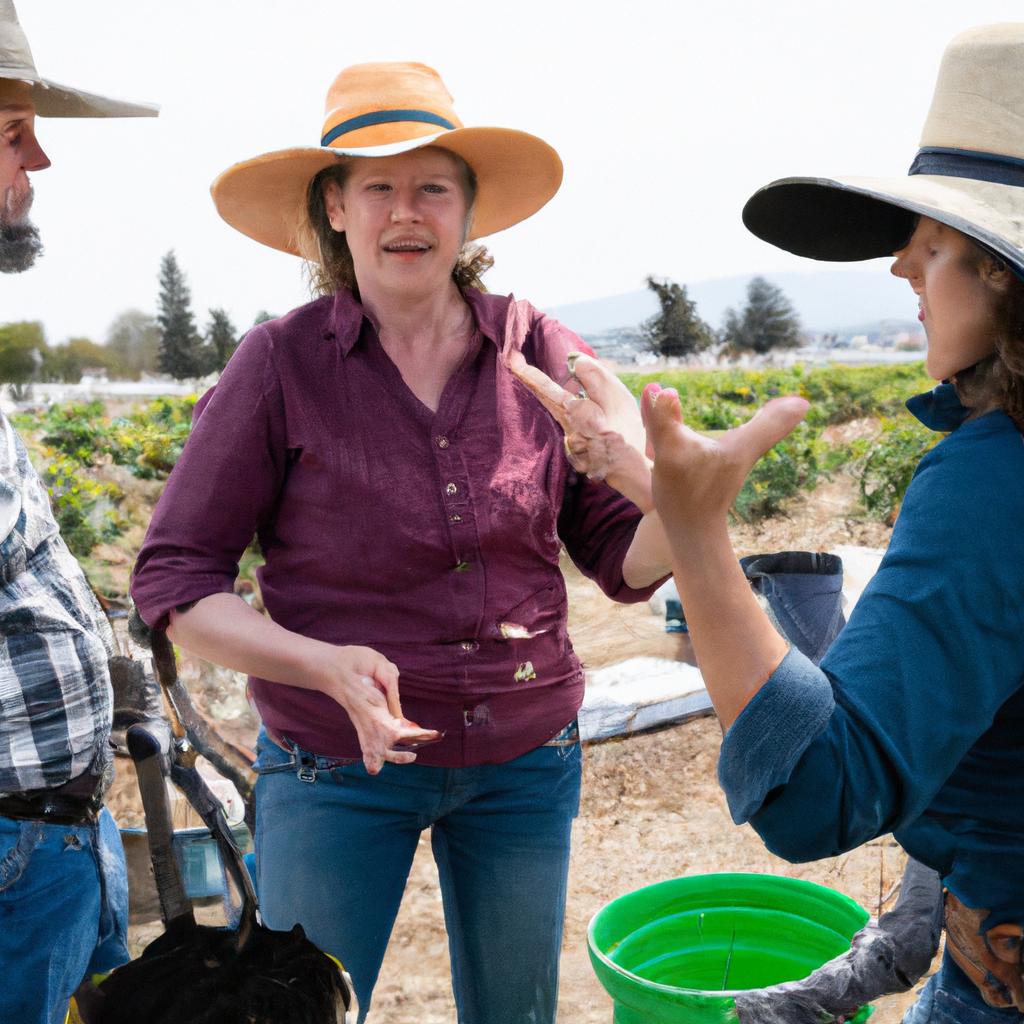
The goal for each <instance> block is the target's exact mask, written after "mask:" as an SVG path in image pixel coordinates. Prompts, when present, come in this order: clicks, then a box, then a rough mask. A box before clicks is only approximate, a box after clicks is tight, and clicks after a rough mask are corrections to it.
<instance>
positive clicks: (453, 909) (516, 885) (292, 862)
mask: <svg viewBox="0 0 1024 1024" xmlns="http://www.w3.org/2000/svg"><path fill="white" fill-rule="evenodd" d="M258 750H259V759H258V761H257V770H258V771H259V773H260V777H259V781H258V782H257V784H256V864H257V868H256V871H257V878H258V886H259V896H260V907H261V910H262V913H263V918H264V920H265V922H266V923H267V925H268V926H269V927H271V928H275V929H287V928H291V927H292V926H293V925H294V924H295V923H300V924H301V925H302V926H303V928H304V929H305V932H306V934H307V935H308V936H309V938H310V939H311V940H312V941H313V942H314V943H316V944H317V945H318V946H320V947H321V948H322V949H325V950H326V951H327V952H329V953H332V954H333V955H334V956H336V957H337V958H338V959H339V960H341V961H342V963H343V964H344V965H345V968H346V970H348V971H349V973H350V974H351V975H352V980H353V983H354V985H355V989H356V995H357V997H358V999H359V1005H360V1016H359V1021H360V1024H362V1021H363V1020H365V1018H366V1013H367V1011H368V1010H369V1008H370V997H371V995H372V992H373V987H374V984H375V983H376V981H377V974H378V972H379V971H380V965H381V961H382V960H383V959H384V952H385V949H386V948H387V944H388V939H389V937H390V935H391V929H392V927H393V925H394V921H395V916H396V914H397V913H398V906H399V903H400V902H401V898H402V892H403V890H404V888H405V883H406V879H407V878H408V876H409V869H410V867H411V866H412V860H413V855H414V854H415V852H416V845H417V842H418V841H419V837H420V833H421V832H422V831H423V829H425V828H430V830H431V843H432V847H433V852H434V860H435V861H436V863H437V869H438V876H439V878H440V883H441V896H442V900H443V904H444V916H445V924H446V927H447V930H448V949H449V952H450V954H451V962H452V987H453V989H454V992H455V1003H456V1006H457V1008H458V1019H459V1022H460V1024H526V1022H527V1021H529V1022H532V1024H553V1022H554V1020H555V1007H556V1002H557V996H558V957H559V953H560V951H561V945H562V921H563V918H564V915H565V893H566V877H567V875H568V870H569V838H570V832H571V830H572V821H573V818H575V817H576V815H577V813H578V811H579V794H580V768H581V755H580V746H579V743H578V742H571V743H568V744H563V745H545V746H541V747H538V748H537V749H535V750H532V751H530V752H529V753H526V754H524V755H522V756H521V757H518V758H516V759H515V760H512V761H509V762H507V763H505V764H491V765H479V766H476V767H471V768H432V767H429V766H426V765H417V764H411V765H395V764H385V765H384V768H383V770H382V771H381V773H380V774H379V775H377V776H375V777H373V776H370V775H368V774H367V772H366V769H365V768H364V767H363V765H362V762H351V761H338V760H337V759H334V760H331V759H327V758H318V757H314V756H313V755H311V754H308V753H306V752H303V751H299V750H295V751H293V753H291V754H289V753H286V752H285V751H284V750H282V749H281V748H280V747H278V746H277V745H276V744H275V743H272V742H271V741H269V740H268V739H267V738H266V737H265V736H261V738H260V743H259V746H258ZM304 779H305V780H307V781H304Z"/></svg>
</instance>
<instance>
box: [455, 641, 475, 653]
mask: <svg viewBox="0 0 1024 1024" xmlns="http://www.w3.org/2000/svg"><path fill="white" fill-rule="evenodd" d="M459 646H460V647H461V648H462V649H463V650H464V651H475V650H476V649H477V648H478V647H479V646H480V645H479V644H478V643H477V642H476V641H475V640H463V641H462V643H460V644H459Z"/></svg>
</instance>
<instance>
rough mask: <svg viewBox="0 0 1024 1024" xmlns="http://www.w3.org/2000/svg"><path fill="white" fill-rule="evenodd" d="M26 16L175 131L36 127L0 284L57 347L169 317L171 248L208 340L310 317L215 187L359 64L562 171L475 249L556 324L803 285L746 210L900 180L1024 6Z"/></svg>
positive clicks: (806, 265) (173, 8)
mask: <svg viewBox="0 0 1024 1024" xmlns="http://www.w3.org/2000/svg"><path fill="white" fill-rule="evenodd" d="M17 2H18V8H19V16H20V19H21V23H22V26H23V28H24V29H25V31H26V33H27V35H28V38H29V41H30V43H31V46H32V49H33V53H34V56H35V60H36V65H37V67H38V69H39V70H40V72H41V73H42V74H43V75H44V76H45V77H47V78H51V79H53V80H55V81H57V82H61V83H66V84H70V85H74V86H78V87H81V88H85V89H89V90H91V91H95V92H100V93H105V94H109V95H114V96H121V97H125V98H129V99H134V100H150V101H154V102H157V103H159V104H161V107H162V110H161V115H160V117H159V118H155V119H141V120H135V119H126V120H115V119H105V120H99V119H54V118H40V119H39V120H38V122H37V134H38V136H39V139H40V141H41V143H42V145H43V147H44V149H45V150H46V151H47V153H48V154H49V156H50V158H51V160H52V162H53V166H52V167H51V168H49V169H48V170H46V171H42V172H40V173H38V174H37V175H35V176H34V182H35V189H36V201H35V207H34V214H33V216H34V219H35V221H36V223H37V224H38V225H39V228H40V230H41V232H42V235H43V240H44V244H45V246H46V252H45V254H44V256H43V257H42V259H41V260H40V262H39V263H38V264H37V265H36V267H34V268H33V269H31V270H30V271H28V272H26V273H23V274H17V275H4V276H3V277H0V321H12V320H26V319H27V320H41V321H42V322H43V323H44V325H45V327H46V332H47V338H48V340H49V341H50V343H51V344H55V343H59V342H61V341H62V340H64V339H66V338H67V337H70V336H75V337H83V336H84V337H90V338H92V339H93V340H95V341H103V340H104V339H105V337H106V332H107V329H108V327H109V325H110V323H111V321H112V320H113V319H114V317H115V316H116V315H117V314H118V313H119V312H121V311H123V310H125V309H129V308H138V309H141V310H143V311H146V312H150V313H155V311H156V301H157V290H158V285H157V276H158V273H159V264H160V259H161V257H162V256H163V254H164V253H166V252H167V251H168V250H171V249H173V250H174V251H175V253H176V255H177V258H178V262H179V264H180V265H181V267H182V269H183V270H184V272H185V274H186V276H187V278H188V282H189V285H190V287H191V290H192V299H193V308H194V311H195V313H196V319H197V322H198V323H199V325H200V327H203V326H205V324H206V323H207V321H208V310H209V309H210V308H211V307H217V306H220V307H224V308H225V309H227V311H228V313H229V315H230V316H231V318H232V320H233V321H234V323H235V324H236V326H238V327H239V328H242V329H244V328H246V327H248V326H249V325H250V324H251V323H252V321H253V318H254V317H255V315H256V314H257V313H258V312H259V311H260V310H267V311H269V312H271V313H275V314H279V313H284V312H286V311H287V310H288V309H290V308H292V307H294V306H297V305H300V304H302V303H303V302H305V301H308V298H309V292H308V289H307V287H306V284H305V279H304V276H303V273H302V263H301V261H300V260H298V259H297V258H295V257H292V256H288V255H285V254H283V253H278V252H276V251H274V250H272V249H269V248H267V247H265V246H261V245H259V244H258V243H256V242H253V241H251V240H250V239H248V238H245V237H244V236H242V235H241V234H239V233H238V232H236V231H235V230H234V229H233V228H231V227H229V226H228V225H227V224H225V223H224V222H223V221H221V220H220V218H219V217H218V215H217V213H216V211H215V209H214V207H213V204H212V201H211V200H210V195H209V185H210V182H211V181H212V180H213V179H214V178H215V177H216V176H217V175H218V174H219V173H220V172H221V171H222V170H224V169H225V168H227V167H228V166H230V165H231V164H232V163H235V162H237V161H239V160H244V159H247V158H249V157H252V156H256V155H257V154H260V153H264V152H269V151H272V150H276V149H283V148H289V147H292V146H303V145H310V146H315V145H317V144H318V143H319V135H320V128H321V122H322V119H323V104H324V97H325V94H326V91H327V87H328V85H329V84H330V82H331V80H332V79H333V78H334V76H335V75H336V74H337V72H338V71H340V70H341V69H342V68H343V67H345V66H347V65H349V64H354V63H358V62H362V61H367V60H417V61H421V62H424V63H426V64H429V65H431V66H433V67H435V68H437V69H438V70H439V72H440V73H441V75H442V77H443V78H444V80H445V83H446V84H447V86H448V89H449V91H450V92H451V93H452V95H453V97H454V99H455V109H456V110H457V112H458V114H459V116H460V118H461V119H462V121H463V123H465V124H466V125H499V126H504V127H511V128H519V129H521V130H524V131H528V132H531V133H533V134H535V135H539V136H540V137H541V138H543V139H545V140H546V141H548V142H549V143H551V144H552V145H553V146H554V147H555V148H556V149H557V150H558V151H559V153H560V155H561V157H562V160H563V163H564V165H565V178H564V181H563V184H562V188H561V190H560V192H559V193H558V194H557V195H556V196H555V198H554V199H553V200H552V201H551V202H550V203H549V204H548V205H547V206H546V207H544V208H543V209H542V210H541V211H540V212H539V213H537V214H535V215H534V216H533V217H531V218H530V219H529V220H527V221H525V222H523V223H521V224H519V225H517V226H515V227H513V228H510V229H508V230H507V231H504V232H501V233H499V234H497V235H494V236H492V237H491V238H490V239H487V240H486V244H487V245H488V248H489V249H490V251H491V253H492V255H493V256H494V257H495V261H496V262H495V267H494V269H493V270H492V271H491V272H490V273H489V274H488V276H487V279H486V280H487V284H488V287H489V288H490V289H491V290H492V291H500V292H514V293H515V294H516V295H517V296H518V297H520V298H527V299H529V300H530V301H532V302H533V303H534V304H535V305H537V306H540V307H541V308H546V307H551V306H561V305H566V304H569V303H574V302H580V301H584V300H587V299H591V298H598V297H602V296H606V295H615V294H619V293H622V292H628V291H633V290H635V289H637V288H641V287H643V281H644V278H645V277H646V276H647V275H648V274H656V275H659V276H667V277H671V278H673V279H674V280H677V281H680V282H682V283H687V282H694V281H700V280H707V279H709V278H715V277H721V276H730V275H737V274H745V273H768V274H770V273H771V272H772V271H781V270H814V269H815V268H817V267H821V266H822V265H820V264H815V263H813V262H811V261H808V260H804V259H801V258H799V257H796V256H792V255H790V254H788V253H784V252H782V251H781V250H777V249H774V248H772V247H771V246H769V245H767V244H766V243H764V242H761V241H759V240H758V239H756V238H754V237H753V236H752V235H750V234H749V233H747V231H746V230H745V229H744V227H743V225H742V223H741V221H740V210H741V209H742V206H743V203H744V201H745V200H746V199H747V198H748V197H749V195H750V194H751V193H753V192H754V191H755V190H756V189H757V188H759V187H760V186H762V185H764V184H766V183H768V182H769V181H771V180H773V179H775V178H779V177H784V176H788V175H794V174H816V175H817V174H820V175H826V176H828V175H835V174H840V175H841V174H872V175H873V174H879V175H897V176H902V175H904V174H905V173H906V170H907V168H908V167H909V164H910V161H911V159H912V158H913V156H914V154H915V152H916V150H917V145H918V140H919V135H920V130H921V126H922V125H923V123H924V119H925V116H926V114H927V111H928V105H929V102H930V99H931V92H932V87H933V85H934V81H935V75H936V71H937V69H938V63H939V59H940V56H941V54H942V50H943V48H944V47H945V45H946V43H947V42H948V41H949V39H950V38H951V37H952V36H953V35H954V34H955V33H956V32H958V31H960V30H962V29H964V28H967V27H970V26H971V25H977V24H985V23H989V22H997V21H1009V20H1015V19H1019V18H1020V17H1021V14H1020V12H1021V7H1020V2H1019V0H976V2H974V3H972V4H964V3H963V2H962V0H928V2H923V0H922V2H907V0H858V2H856V3H847V4H833V3H823V2H821V0H773V2H771V3H765V2H764V0H731V2H730V0H719V2H718V3H717V4H710V3H708V4H699V5H698V4H696V3H692V2H686V0H664V2H663V0H631V2H628V3H622V2H616V3H609V2H605V0H517V2H516V3H500V4H499V3H495V2H493V0H492V2H490V3H488V2H487V0H474V2H472V3H470V2H464V0H445V2H444V3H434V4H424V3H422V2H421V0H419V2H412V0H388V2H387V3H381V2H377V0H375V2H369V0H363V2H352V0H347V2H346V0H332V2H321V0H174V2H173V3H169V2H167V0H96V2H94V3H89V4H85V3H82V2H81V0H17ZM862 266H863V268H864V270H865V272H872V273H885V272H886V267H887V264H886V263H885V262H884V261H873V262H872V263H870V264H863V265H862ZM912 298H913V297H912V296H911V295H910V292H909V289H908V302H907V310H906V315H907V316H908V317H913V315H914V311H915V306H914V303H913V301H912ZM570 326H571V325H570Z"/></svg>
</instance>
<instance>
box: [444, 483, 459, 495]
mask: <svg viewBox="0 0 1024 1024" xmlns="http://www.w3.org/2000/svg"><path fill="white" fill-rule="evenodd" d="M444 493H445V494H447V495H449V496H450V495H452V494H458V493H459V489H458V487H456V486H455V484H448V486H447V487H445V489H444Z"/></svg>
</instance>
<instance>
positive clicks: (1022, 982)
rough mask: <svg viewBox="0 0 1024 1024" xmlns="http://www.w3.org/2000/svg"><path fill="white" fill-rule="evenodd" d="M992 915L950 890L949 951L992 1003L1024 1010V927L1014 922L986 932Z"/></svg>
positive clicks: (998, 1006) (947, 897)
mask: <svg viewBox="0 0 1024 1024" xmlns="http://www.w3.org/2000/svg"><path fill="white" fill-rule="evenodd" d="M988 915H989V911H988V910H976V909H974V908H972V907H968V906H965V905H964V904H963V903H961V902H960V900H958V899H957V898H956V896H954V895H953V893H951V892H949V891H948V890H947V891H946V950H947V952H948V953H949V955H950V956H951V957H952V958H953V960H954V961H955V962H956V964H957V966H958V967H959V968H960V969H961V970H962V971H963V972H964V974H966V975H967V977H968V978H970V979H971V981H973V982H974V984H975V985H977V987H978V991H979V992H980V993H981V998H982V999H984V1000H985V1002H986V1003H987V1004H988V1005H989V1006H994V1007H997V1008H999V1009H1009V1008H1010V1007H1013V1008H1015V1009H1017V1010H1019V1011H1024V945H1022V941H1021V940H1022V937H1024V927H1022V925H1021V924H1020V923H1018V922H1011V923H1007V924H997V925H996V926H995V927H994V928H989V929H988V930H987V931H983V930H982V929H983V922H984V920H985V918H987V917H988Z"/></svg>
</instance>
